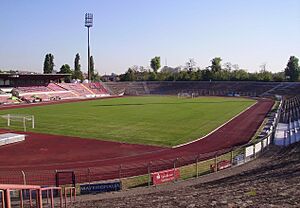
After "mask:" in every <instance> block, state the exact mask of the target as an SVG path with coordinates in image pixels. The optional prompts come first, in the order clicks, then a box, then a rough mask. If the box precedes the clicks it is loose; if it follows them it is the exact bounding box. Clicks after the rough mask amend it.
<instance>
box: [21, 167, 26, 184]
mask: <svg viewBox="0 0 300 208" xmlns="http://www.w3.org/2000/svg"><path fill="white" fill-rule="evenodd" d="M21 173H22V177H23V184H24V185H26V175H25V172H24V171H23V170H22V171H21Z"/></svg>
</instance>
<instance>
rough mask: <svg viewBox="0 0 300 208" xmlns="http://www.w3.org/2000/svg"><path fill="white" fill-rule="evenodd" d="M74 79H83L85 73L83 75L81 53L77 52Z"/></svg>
mask: <svg viewBox="0 0 300 208" xmlns="http://www.w3.org/2000/svg"><path fill="white" fill-rule="evenodd" d="M73 79H80V80H83V75H82V72H81V65H80V55H79V53H77V54H76V56H75V61H74V73H73Z"/></svg>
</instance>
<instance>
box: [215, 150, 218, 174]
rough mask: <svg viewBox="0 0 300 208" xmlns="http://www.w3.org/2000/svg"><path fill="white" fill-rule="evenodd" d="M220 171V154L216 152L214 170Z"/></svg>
mask: <svg viewBox="0 0 300 208" xmlns="http://www.w3.org/2000/svg"><path fill="white" fill-rule="evenodd" d="M217 171H218V154H216V156H215V168H214V172H217Z"/></svg>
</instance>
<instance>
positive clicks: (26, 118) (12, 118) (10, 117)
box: [1, 114, 35, 131]
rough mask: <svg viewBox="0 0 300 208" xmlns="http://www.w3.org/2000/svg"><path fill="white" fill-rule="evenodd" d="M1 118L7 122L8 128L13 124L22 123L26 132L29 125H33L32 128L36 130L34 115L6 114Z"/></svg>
mask: <svg viewBox="0 0 300 208" xmlns="http://www.w3.org/2000/svg"><path fill="white" fill-rule="evenodd" d="M1 118H3V119H6V120H7V126H11V124H12V122H19V123H22V125H23V129H24V131H26V129H27V125H26V124H27V123H28V122H30V123H31V128H33V129H34V128H35V119H34V115H22V114H6V115H1Z"/></svg>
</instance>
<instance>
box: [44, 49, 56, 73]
mask: <svg viewBox="0 0 300 208" xmlns="http://www.w3.org/2000/svg"><path fill="white" fill-rule="evenodd" d="M53 69H54V56H53V55H52V54H51V53H48V54H46V56H45V60H44V68H43V71H44V74H51V73H52V72H53Z"/></svg>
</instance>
